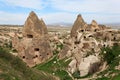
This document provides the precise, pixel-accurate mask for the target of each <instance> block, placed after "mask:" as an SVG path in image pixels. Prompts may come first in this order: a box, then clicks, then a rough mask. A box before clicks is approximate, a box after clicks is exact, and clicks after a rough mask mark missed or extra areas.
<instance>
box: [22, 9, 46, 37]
mask: <svg viewBox="0 0 120 80" xmlns="http://www.w3.org/2000/svg"><path fill="white" fill-rule="evenodd" d="M34 32H36V33H38V34H40V35H44V34H47V27H46V25H45V23H44V21H43V20H42V21H41V20H39V18H38V16H37V15H36V14H35V13H34V12H33V11H32V12H31V13H30V14H29V16H28V18H27V20H26V22H25V24H24V28H23V36H26V35H27V34H31V33H34Z"/></svg>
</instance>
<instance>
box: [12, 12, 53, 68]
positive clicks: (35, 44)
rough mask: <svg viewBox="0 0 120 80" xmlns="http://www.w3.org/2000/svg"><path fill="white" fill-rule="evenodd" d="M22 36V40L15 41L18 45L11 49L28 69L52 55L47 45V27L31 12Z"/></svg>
mask: <svg viewBox="0 0 120 80" xmlns="http://www.w3.org/2000/svg"><path fill="white" fill-rule="evenodd" d="M22 34H23V38H22V39H20V40H17V41H19V44H18V45H16V47H14V46H13V47H14V48H15V49H16V50H17V51H18V56H19V57H20V58H21V59H23V61H24V62H26V63H27V65H28V66H29V67H33V66H35V65H36V64H39V63H41V62H44V61H46V60H47V59H49V58H50V57H51V56H52V55H53V54H52V51H51V48H50V45H49V39H48V31H47V27H46V25H45V23H44V21H43V20H42V19H41V20H39V19H38V17H37V15H36V14H35V13H34V12H33V11H32V12H31V13H30V14H29V16H28V18H27V20H26V22H25V25H24V27H23V32H22ZM13 44H14V42H13Z"/></svg>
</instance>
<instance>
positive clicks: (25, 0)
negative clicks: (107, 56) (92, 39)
mask: <svg viewBox="0 0 120 80" xmlns="http://www.w3.org/2000/svg"><path fill="white" fill-rule="evenodd" d="M31 11H34V12H35V13H36V14H37V15H38V16H39V18H43V20H44V21H45V23H46V24H51V23H61V22H64V23H73V22H74V21H75V19H76V16H77V15H78V14H81V15H82V16H83V18H84V20H85V21H86V22H87V23H90V22H91V21H92V20H93V19H94V20H96V21H97V22H98V23H120V0H0V24H24V22H25V20H26V18H27V17H28V14H29V12H31Z"/></svg>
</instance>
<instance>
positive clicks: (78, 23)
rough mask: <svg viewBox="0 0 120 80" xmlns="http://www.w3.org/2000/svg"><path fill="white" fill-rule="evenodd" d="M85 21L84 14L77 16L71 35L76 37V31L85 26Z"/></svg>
mask: <svg viewBox="0 0 120 80" xmlns="http://www.w3.org/2000/svg"><path fill="white" fill-rule="evenodd" d="M85 24H86V23H85V22H84V20H83V18H82V16H81V15H80V14H79V15H78V16H77V19H76V21H75V22H74V24H73V27H72V30H71V37H75V36H76V31H77V30H78V29H80V28H83V27H84V26H85Z"/></svg>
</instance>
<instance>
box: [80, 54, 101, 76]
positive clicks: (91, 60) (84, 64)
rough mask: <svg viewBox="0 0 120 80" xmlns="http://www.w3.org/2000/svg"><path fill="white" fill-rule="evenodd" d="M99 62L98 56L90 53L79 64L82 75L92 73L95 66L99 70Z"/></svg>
mask: <svg viewBox="0 0 120 80" xmlns="http://www.w3.org/2000/svg"><path fill="white" fill-rule="evenodd" d="M99 62H100V60H99V59H98V57H96V56H94V55H90V56H88V57H86V58H83V59H82V60H81V62H80V65H79V71H80V76H86V75H87V74H89V73H90V71H91V72H92V70H93V69H94V68H96V69H95V70H98V69H99V67H98V66H96V65H98V64H99ZM95 64H96V65H95ZM91 66H92V67H91ZM94 66H95V67H94ZM92 68H93V69H92Z"/></svg>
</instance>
